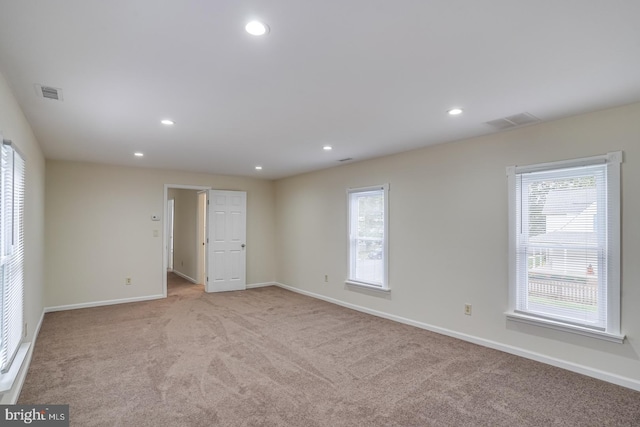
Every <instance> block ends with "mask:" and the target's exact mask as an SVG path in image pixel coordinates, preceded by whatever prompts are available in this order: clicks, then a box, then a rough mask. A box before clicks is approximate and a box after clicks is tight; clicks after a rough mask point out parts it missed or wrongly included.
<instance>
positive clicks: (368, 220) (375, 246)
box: [347, 184, 389, 290]
mask: <svg viewBox="0 0 640 427" xmlns="http://www.w3.org/2000/svg"><path fill="white" fill-rule="evenodd" d="M388 191H389V186H388V184H385V185H378V186H373V187H366V188H354V189H349V190H348V191H347V195H348V206H349V269H348V271H349V272H348V279H347V284H351V285H359V286H365V287H370V288H375V289H380V290H388V289H389V283H388V267H387V266H388V238H389V231H388V230H389V220H388V215H389V208H388V206H389V204H388Z"/></svg>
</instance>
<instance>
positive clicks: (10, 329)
mask: <svg viewBox="0 0 640 427" xmlns="http://www.w3.org/2000/svg"><path fill="white" fill-rule="evenodd" d="M0 140H2V138H0ZM1 150H2V153H1V160H0V310H1V313H0V373H2V374H4V373H6V372H7V371H8V370H9V369H10V368H11V364H12V362H13V359H14V357H15V355H16V353H17V351H18V348H19V347H20V344H21V342H22V337H23V324H24V321H23V311H24V302H23V300H24V184H25V164H24V160H23V159H22V157H21V156H20V154H19V153H18V152H17V151H16V150H15V149H14V148H13V147H12V145H11V143H10V142H8V141H4V143H3V144H2V149H1Z"/></svg>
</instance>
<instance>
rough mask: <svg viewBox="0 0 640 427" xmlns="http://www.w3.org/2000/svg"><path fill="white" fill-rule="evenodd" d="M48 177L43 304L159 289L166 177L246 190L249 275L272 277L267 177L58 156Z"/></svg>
mask: <svg viewBox="0 0 640 427" xmlns="http://www.w3.org/2000/svg"><path fill="white" fill-rule="evenodd" d="M46 178H47V194H46V206H47V209H46V218H45V221H46V222H45V226H46V242H45V250H46V254H47V257H46V260H45V271H46V278H47V283H46V298H45V303H46V306H48V307H58V306H66V305H71V304H85V303H94V302H101V301H111V300H119V299H127V298H139V297H150V296H157V295H161V294H162V275H163V274H164V273H163V257H164V248H163V245H162V242H163V233H164V230H163V222H162V221H158V222H154V221H151V215H152V214H158V215H161V216H162V217H164V215H165V208H164V203H163V198H164V185H165V184H180V185H200V186H209V187H213V188H216V189H221V190H239V191H246V192H247V283H248V284H253V283H264V282H273V280H274V278H275V251H274V242H275V234H274V233H275V218H274V212H275V211H274V184H273V182H272V181H266V180H259V179H253V178H243V177H231V176H216V175H206V174H196V173H188V172H176V171H166V170H157V169H144V168H130V167H115V166H106V165H98V164H90V163H79V162H66V161H56V160H47V163H46ZM154 230H158V237H154V236H153V231H154ZM125 277H131V278H132V279H133V285H131V286H126V285H125V283H124V279H125Z"/></svg>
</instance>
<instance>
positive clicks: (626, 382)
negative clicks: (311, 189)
mask: <svg viewBox="0 0 640 427" xmlns="http://www.w3.org/2000/svg"><path fill="white" fill-rule="evenodd" d="M274 284H275V285H276V286H279V287H281V288H283V289H287V290H289V291H292V292H296V293H299V294H302V295H306V296H310V297H313V298H317V299H320V300H323V301H327V302H330V303H333V304H337V305H340V306H343V307H347V308H350V309H352V310H357V311H361V312H363V313H367V314H371V315H373V316H377V317H382V318H384V319H389V320H393V321H395V322H399V323H404V324H406V325H411V326H415V327H417V328H421V329H426V330H428V331H431V332H435V333H438V334H442V335H447V336H450V337H452V338H457V339H460V340H463V341H468V342H471V343H473V344H478V345H481V346H483V347H488V348H492V349H494V350H500V351H504V352H505V353H510V354H514V355H516V356H520V357H524V358H525V359H531V360H535V361H536V362H541V363H546V364H547V365H551V366H556V367H558V368H562V369H566V370H568V371H572V372H577V373H579V374H582V375H586V376H588V377H592V378H597V379H599V380H602V381H606V382H609V383H613V384H617V385H620V386H622V387H627V388H630V389H633V390H637V391H640V381H637V380H634V379H632V378H627V377H623V376H621V375H617V374H613V373H611V372H606V371H601V370H599V369H594V368H590V367H588V366H584V365H580V364H577V363H573V362H567V361H566V360H562V359H556V358H555V357H549V356H545V355H544V354H540V353H536V352H533V351H529V350H525V349H523V348H520V347H514V346H511V345H507V344H502V343H499V342H496V341H492V340H487V339H484V338H479V337H476V336H473V335H467V334H463V333H460V332H456V331H452V330H450V329H445V328H441V327H438V326H433V325H429V324H427V323H423V322H418V321H416V320H411V319H407V318H405V317H400V316H396V315H394V314H389V313H385V312H382V311H378V310H372V309H370V308H367V307H362V306H359V305H356V304H351V303H348V302H344V301H340V300H337V299H334V298H330V297H326V296H324V295H320V294H316V293H314V292H310V291H305V290H303V289H298V288H295V287H293V286H289V285H285V284H283V283H279V282H276V283H274Z"/></svg>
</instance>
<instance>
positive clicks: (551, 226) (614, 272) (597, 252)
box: [510, 153, 621, 335]
mask: <svg viewBox="0 0 640 427" xmlns="http://www.w3.org/2000/svg"><path fill="white" fill-rule="evenodd" d="M614 154H619V156H618V155H615V156H600V157H594V158H589V159H578V160H575V161H566V162H558V163H556V164H553V163H552V164H546V165H537V166H530V167H524V168H513V170H512V173H513V176H512V177H511V179H512V180H513V187H514V188H513V189H512V191H514V194H513V195H512V199H511V200H512V201H513V206H512V210H513V211H512V212H511V214H512V215H514V221H512V224H511V227H514V228H515V229H512V230H510V236H511V239H512V242H511V245H512V246H511V250H512V251H513V252H514V253H513V254H512V260H513V261H512V262H514V264H515V265H514V268H513V277H511V279H510V280H511V282H512V284H511V299H512V301H511V303H512V309H513V311H514V312H515V313H520V314H523V315H526V316H531V317H534V318H538V319H540V320H541V321H545V320H548V321H551V322H554V323H555V324H564V325H567V326H569V327H571V326H574V327H578V328H587V329H591V330H594V331H599V332H603V333H610V334H615V335H617V334H619V333H620V325H619V317H620V314H619V300H620V291H619V289H620V287H619V286H620V285H619V266H620V260H619V230H620V226H619V221H620V218H619V191H620V190H619V159H620V158H621V153H614ZM612 160H613V161H612Z"/></svg>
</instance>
